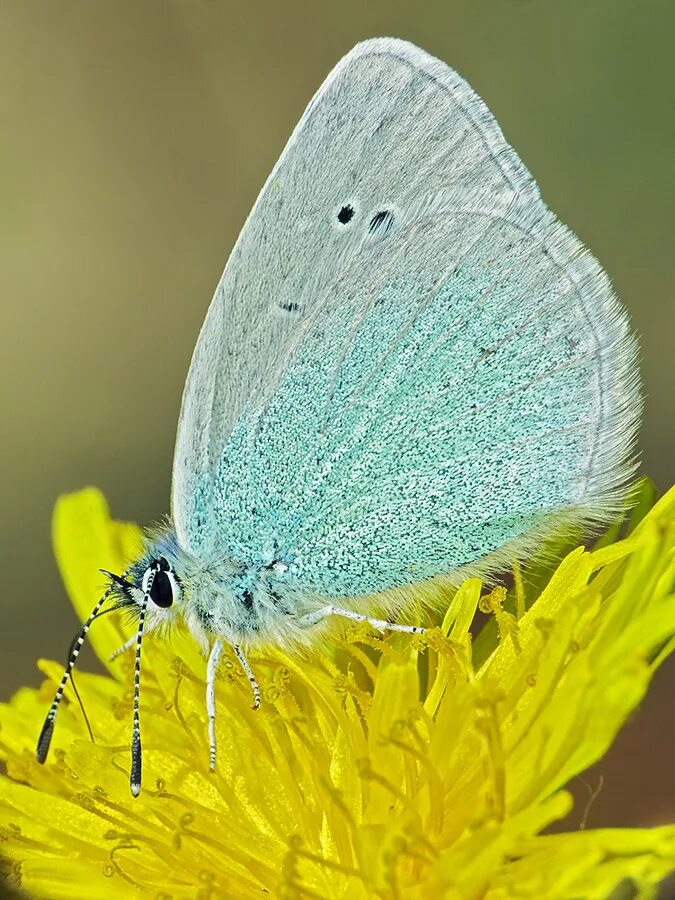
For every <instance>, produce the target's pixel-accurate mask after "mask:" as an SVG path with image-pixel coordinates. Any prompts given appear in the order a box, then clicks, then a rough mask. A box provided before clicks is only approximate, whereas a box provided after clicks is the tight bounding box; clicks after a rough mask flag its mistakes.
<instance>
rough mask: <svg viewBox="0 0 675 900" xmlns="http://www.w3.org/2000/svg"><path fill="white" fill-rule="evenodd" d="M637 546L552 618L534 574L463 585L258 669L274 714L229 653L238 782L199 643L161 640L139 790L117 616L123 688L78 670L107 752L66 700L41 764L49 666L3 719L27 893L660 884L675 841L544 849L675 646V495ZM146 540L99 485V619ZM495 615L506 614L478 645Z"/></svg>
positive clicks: (64, 504) (76, 560)
mask: <svg viewBox="0 0 675 900" xmlns="http://www.w3.org/2000/svg"><path fill="white" fill-rule="evenodd" d="M633 518H636V517H635V516H634V517H633ZM615 532H616V529H615ZM615 532H613V533H612V534H611V535H609V536H608V537H606V538H605V539H604V540H603V541H601V542H600V543H599V545H598V547H597V548H596V549H595V550H594V551H593V552H586V551H584V550H583V548H581V547H579V548H577V549H575V550H573V551H572V552H570V553H568V554H567V555H566V556H565V558H564V559H563V560H562V562H561V563H560V564H559V566H558V568H557V570H556V571H555V572H554V573H553V575H552V577H550V580H549V581H548V584H547V585H546V586H545V587H543V589H541V590H539V589H537V590H538V591H539V596H538V597H537V599H536V602H532V601H533V593H534V590H535V586H536V584H537V581H538V578H539V579H540V580H541V576H537V575H536V572H535V570H533V568H532V567H530V568H528V578H527V584H525V581H524V579H523V578H522V577H521V575H520V572H519V571H518V570H516V572H515V575H516V577H515V588H514V590H513V591H512V592H510V593H509V594H508V595H507V594H506V592H505V591H504V590H503V589H500V588H496V589H494V590H492V591H491V592H486V591H484V590H483V588H482V586H481V583H480V581H478V580H476V579H470V580H469V581H466V582H465V583H464V584H463V585H462V587H460V589H459V590H458V591H457V592H456V593H455V594H454V596H452V597H450V598H449V605H448V607H447V613H446V615H445V619H444V621H443V623H442V625H441V626H440V627H439V628H436V629H433V630H431V631H430V632H428V633H427V635H425V637H424V638H414V639H411V638H410V637H409V636H407V635H400V634H398V635H397V634H394V635H390V636H388V637H386V639H382V638H380V637H379V636H377V635H376V634H375V633H374V632H372V631H371V630H370V629H369V628H358V629H356V630H353V629H352V630H350V629H346V630H345V629H340V628H339V627H336V630H335V639H334V646H335V650H334V652H333V653H332V655H331V656H330V657H329V656H328V655H326V654H325V653H324V654H323V655H320V654H319V653H318V652H315V653H314V654H310V653H307V654H305V655H303V656H291V655H284V654H282V653H280V652H278V651H276V650H273V649H270V650H269V651H267V652H265V653H259V654H258V656H257V657H255V656H254V657H253V659H252V663H253V665H254V667H255V670H256V673H257V675H258V677H259V680H260V683H261V687H262V691H263V704H262V706H261V708H260V710H259V711H257V712H253V711H252V710H251V709H250V694H249V691H250V689H249V685H248V682H247V680H246V678H245V677H244V676H243V674H242V673H241V672H240V669H239V667H238V665H236V664H235V662H234V661H233V660H230V661H229V664H228V663H227V662H226V663H225V664H224V665H223V666H222V667H221V675H220V677H219V679H218V683H217V693H218V725H217V727H218V745H219V756H218V767H217V772H216V773H210V772H209V754H208V741H207V729H206V722H205V718H206V716H205V708H204V693H205V663H204V660H203V658H202V657H201V654H200V652H199V650H198V649H197V647H196V645H195V644H194V643H193V642H192V640H191V639H190V638H189V637H188V636H185V635H182V636H181V635H177V636H173V637H172V638H170V639H162V638H160V637H158V636H154V635H153V636H152V638H151V639H150V640H148V641H147V643H146V645H145V649H144V672H143V682H142V693H141V699H142V727H143V739H144V788H143V792H142V793H141V796H140V797H139V798H138V799H134V798H133V797H132V796H131V795H130V793H129V783H128V771H129V756H130V753H129V740H130V728H131V700H132V692H131V688H132V677H131V669H132V660H131V659H129V658H126V657H125V656H123V657H120V658H118V659H116V660H115V661H114V662H112V663H111V662H109V661H108V659H109V656H110V653H111V652H112V651H113V650H114V649H115V648H116V647H117V646H118V645H119V644H121V643H122V642H123V640H124V638H125V637H126V634H125V633H124V630H123V624H124V623H123V622H120V621H119V620H118V619H116V617H115V615H110V616H104V617H103V618H101V619H100V620H99V621H97V622H96V623H95V624H94V626H93V628H92V630H91V633H90V634H91V640H92V643H93V644H94V646H95V649H96V651H97V653H98V654H99V656H100V658H101V660H102V661H103V663H104V664H105V665H106V666H107V668H108V674H107V675H105V676H103V675H92V674H80V675H79V676H78V687H79V691H80V694H81V695H82V699H83V702H84V704H85V707H86V709H87V712H88V715H89V718H90V720H91V723H92V727H93V730H94V735H95V743H93V744H92V743H91V742H90V740H89V738H88V735H87V731H86V728H85V726H84V723H83V719H82V715H81V712H80V710H79V707H78V706H77V704H76V703H75V702H73V695H72V693H70V692H69V693H68V694H67V698H69V699H70V702H69V703H65V704H64V707H63V709H62V710H61V712H60V714H59V718H58V721H57V726H56V730H55V735H54V742H53V748H52V752H51V756H50V758H49V760H48V761H47V764H46V765H45V766H40V765H38V764H37V763H36V761H35V741H36V738H37V735H38V733H39V731H40V726H41V724H42V721H43V718H44V715H45V713H46V710H47V708H48V706H49V703H50V701H51V698H52V696H53V693H54V690H55V687H56V684H57V682H58V679H59V678H60V675H61V665H60V664H57V663H54V662H45V661H41V662H40V663H39V665H40V668H41V670H42V671H43V672H44V674H45V676H46V681H45V682H44V684H43V685H42V687H41V689H40V690H38V691H34V690H30V689H27V688H24V689H22V690H20V691H19V692H18V693H17V694H16V696H15V697H14V698H13V700H12V702H11V703H9V704H7V705H5V706H4V707H2V709H1V710H0V723H1V730H0V754H1V756H2V758H3V759H4V760H5V761H6V768H7V777H4V778H2V780H1V781H0V829H1V830H2V833H1V835H0V837H1V839H2V843H3V850H2V852H3V853H4V856H5V859H6V867H7V869H8V871H9V875H10V880H13V881H15V882H17V883H19V884H20V885H21V886H22V887H23V888H24V890H25V891H26V892H27V893H28V894H29V896H31V897H34V898H43V897H53V898H58V900H63V898H65V897H68V898H69V900H76V898H88V900H89V898H95V900H106V898H113V897H114V898H119V897H131V898H135V897H139V898H141V897H154V898H162V900H169V898H174V900H178V898H209V897H211V898H221V897H222V898H237V900H239V898H249V897H250V898H254V897H255V898H259V897H261V896H264V895H267V896H271V897H286V898H292V897H294V898H298V900H305V898H357V900H358V898H371V897H377V898H391V900H399V898H400V900H404V898H411V900H412V898H442V897H447V898H461V900H463V898H482V900H503V898H511V897H527V898H577V900H578V898H582V897H583V898H596V897H597V898H600V897H607V896H608V895H609V894H610V892H611V891H612V890H613V888H614V887H615V886H616V885H617V884H618V883H619V882H620V881H621V880H622V879H624V878H631V879H633V880H634V882H635V883H636V885H638V887H639V889H641V890H644V891H645V892H647V891H648V889H649V888H650V886H653V885H655V884H656V883H658V881H659V880H660V879H661V878H663V877H664V876H665V875H666V874H668V873H669V872H670V871H671V870H672V869H673V868H675V826H671V827H667V826H664V827H659V828H653V829H629V830H613V829H603V830H599V831H592V830H579V831H574V832H572V833H562V834H546V833H542V832H544V831H545V829H546V828H547V826H548V825H550V824H551V823H552V822H555V821H556V820H558V819H561V818H562V817H563V816H565V815H566V813H567V812H568V811H569V810H570V806H571V800H570V796H569V794H568V793H567V792H565V790H563V788H564V785H565V784H566V783H567V782H569V781H570V779H571V778H572V777H573V776H575V775H576V774H577V773H579V772H581V771H583V770H584V769H585V768H586V767H588V766H589V765H591V764H592V763H593V762H595V761H596V760H597V759H599V758H600V757H601V756H602V755H603V753H604V752H605V751H606V750H607V748H608V747H609V745H610V744H611V743H612V740H613V739H614V736H615V734H616V732H617V730H618V729H619V728H620V726H621V725H622V723H623V722H624V721H625V719H626V718H627V716H628V715H629V714H630V712H631V710H633V709H634V708H635V706H636V705H637V704H638V703H639V702H640V700H641V698H642V696H643V695H644V693H645V690H646V689H647V686H648V683H649V680H650V678H651V676H652V674H653V672H654V670H655V668H656V666H657V665H658V664H659V663H660V662H661V661H662V660H663V659H664V658H665V656H666V655H667V654H668V652H670V651H671V650H672V649H674V647H675V640H674V638H673V635H674V634H675V603H674V602H673V596H672V590H673V581H674V580H675V554H674V552H673V551H674V549H675V490H673V491H671V492H670V493H669V494H668V495H667V496H665V497H664V498H662V499H661V501H660V502H659V503H657V505H656V506H655V507H654V508H653V509H652V510H651V511H650V512H649V513H648V514H647V515H646V516H645V517H644V519H643V520H642V521H641V523H640V524H639V525H638V526H637V527H636V528H635V529H634V530H633V531H632V532H631V533H630V535H629V536H628V537H627V538H624V539H621V540H616V537H617V535H616V533H615ZM138 539H139V532H138V530H137V529H136V528H135V526H131V525H123V524H120V523H117V522H113V521H110V520H109V518H108V512H107V508H106V505H105V501H104V500H103V498H102V497H101V495H100V494H99V493H98V492H96V491H94V490H86V491H82V492H81V493H79V494H75V495H73V496H68V497H65V498H63V499H62V500H61V501H60V502H59V504H58V506H57V510H56V514H55V544H56V553H57V557H58V559H59V563H60V565H61V568H62V571H63V576H64V579H65V583H66V586H67V588H68V591H69V593H70V595H71V597H72V598H73V602H74V604H75V607H76V609H77V611H78V613H79V614H80V615H81V616H84V615H85V614H86V613H87V612H88V611H89V609H90V608H91V607H92V605H93V603H94V601H95V600H96V599H97V596H98V595H99V593H100V590H101V583H100V579H97V577H96V575H95V573H96V572H97V571H98V568H99V567H105V568H109V569H111V570H112V571H121V570H123V569H124V565H125V562H126V561H127V560H128V558H129V557H131V556H133V555H134V553H135V552H136V549H137V544H138ZM528 584H529V587H528ZM479 606H480V608H481V609H482V610H483V611H484V612H489V613H490V615H491V620H490V621H489V622H488V624H487V625H486V626H485V627H484V628H483V630H482V631H481V633H480V635H479V636H478V637H477V638H476V640H475V641H473V645H472V638H471V634H470V632H469V628H470V626H471V623H472V620H473V619H474V613H475V612H476V609H477V608H478V607H479ZM131 656H133V652H132V654H131ZM645 895H646V894H645Z"/></svg>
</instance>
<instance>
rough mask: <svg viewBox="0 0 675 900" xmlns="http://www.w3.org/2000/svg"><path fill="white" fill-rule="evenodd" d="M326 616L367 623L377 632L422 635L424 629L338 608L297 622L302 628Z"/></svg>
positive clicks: (304, 617)
mask: <svg viewBox="0 0 675 900" xmlns="http://www.w3.org/2000/svg"><path fill="white" fill-rule="evenodd" d="M328 616H343V617H344V618H345V619H351V620H352V621H353V622H368V624H369V625H372V626H373V628H377V629H378V631H382V632H384V631H404V632H405V633H406V634H423V633H424V632H425V630H426V629H425V628H422V627H421V626H420V625H400V624H399V623H398V622H390V621H388V620H387V619H374V618H372V617H371V616H365V615H363V614H362V613H357V612H353V611H352V610H351V609H341V608H340V607H338V606H324V607H323V609H318V610H317V611H316V612H313V613H309V614H308V615H306V616H303V617H302V618H301V619H300V620H299V624H300V625H303V626H304V627H309V626H311V625H316V623H317V622H320V621H321V620H322V619H325V618H327V617H328Z"/></svg>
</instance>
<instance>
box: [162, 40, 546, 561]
mask: <svg viewBox="0 0 675 900" xmlns="http://www.w3.org/2000/svg"><path fill="white" fill-rule="evenodd" d="M448 188H451V189H454V191H455V192H456V194H457V195H458V196H462V198H463V202H464V203H465V204H471V203H473V204H478V205H480V203H481V202H482V198H483V197H490V199H491V203H492V204H493V205H494V203H495V202H498V203H501V204H502V205H504V206H507V205H508V203H509V202H510V201H511V200H512V199H513V198H514V197H516V196H517V197H519V198H521V199H525V198H533V199H536V197H537V196H538V195H537V190H536V186H535V185H534V183H533V181H532V179H531V178H530V176H529V175H528V173H527V171H526V170H525V168H524V167H523V166H522V164H521V163H520V161H519V160H518V158H517V157H516V155H515V154H514V153H513V151H512V150H511V149H510V148H509V147H508V145H507V144H506V143H505V141H504V140H503V137H502V135H501V132H500V131H499V128H498V126H497V125H496V123H495V122H494V120H493V119H492V117H491V115H490V114H489V112H488V111H487V109H486V107H485V106H484V105H483V104H482V102H481V101H480V100H479V99H478V98H477V97H476V95H475V94H474V93H473V91H471V89H470V88H469V87H468V85H466V83H465V82H464V81H462V79H461V78H459V76H457V75H456V74H455V73H454V72H452V71H451V70H450V69H449V68H448V67H447V66H445V65H444V64H443V63H440V62H439V61H438V60H435V59H433V58H432V57H430V56H428V55H427V54H425V53H424V52H423V51H421V50H419V49H417V48H416V47H413V46H412V45H410V44H407V43H405V42H403V41H395V40H390V39H379V40H373V41H366V42H365V43H363V44H360V45H358V46H357V47H356V48H354V50H353V51H352V52H351V53H350V54H348V55H347V56H346V57H345V58H344V59H343V60H342V61H341V62H340V63H339V64H338V66H336V68H335V69H334V70H333V72H332V73H331V75H330V76H329V77H328V79H327V80H326V82H325V83H324V85H323V86H322V87H321V88H320V90H319V91H318V93H317V94H316V96H315V97H314V99H313V100H312V102H311V103H310V105H309V107H308V109H307V110H306V112H305V114H304V115H303V117H302V119H301V121H300V123H299V124H298V126H297V128H296V130H295V131H294V133H293V135H292V137H291V139H290V141H289V143H288V145H287V147H286V149H285V150H284V153H283V154H282V156H281V158H280V160H279V162H278V163H277V165H276V167H275V169H274V170H273V172H272V174H271V175H270V178H269V179H268V181H267V183H266V185H265V187H264V188H263V190H262V192H261V194H260V196H259V198H258V200H257V202H256V204H255V206H254V208H253V211H252V212H251V215H250V217H249V219H248V221H247V223H246V225H245V227H244V229H243V230H242V233H241V235H240V237H239V240H238V242H237V245H236V247H235V249H234V250H233V253H232V256H231V258H230V260H229V261H228V264H227V266H226V269H225V272H224V273H223V277H222V279H221V281H220V283H219V285H218V288H217V290H216V293H215V296H214V299H213V301H212V304H211V307H210V309H209V312H208V315H207V318H206V321H205V323H204V326H203V328H202V332H201V334H200V337H199V341H198V343H197V347H196V349H195V353H194V356H193V360H192V364H191V367H190V372H189V375H188V379H187V383H186V387H185V393H184V396H183V404H182V409H181V416H180V421H179V426H178V434H177V439H176V450H175V457H174V468H173V486H172V513H173V517H174V521H175V525H176V531H177V536H178V539H179V542H180V544H181V545H182V546H183V547H184V548H185V549H188V550H192V551H194V552H199V551H203V550H205V549H207V548H209V547H212V546H214V545H215V544H216V543H217V542H218V540H219V536H218V529H217V528H216V526H215V522H214V510H216V509H217V507H218V506H219V504H221V503H222V502H223V497H222V496H221V494H219V493H218V489H217V487H216V484H215V482H214V477H215V471H216V468H217V466H218V465H219V463H220V460H221V457H222V454H223V452H224V449H225V447H226V444H227V442H228V440H229V439H230V437H231V433H232V429H233V427H234V425H235V423H236V421H237V417H238V416H239V414H240V412H241V411H242V409H243V406H244V404H245V403H246V402H247V401H250V400H251V398H252V397H254V396H256V395H257V394H258V393H259V392H260V391H263V390H264V389H267V390H269V387H270V384H271V385H272V387H273V384H274V381H275V379H276V378H277V377H278V373H279V372H280V371H281V369H282V362H283V358H284V357H285V356H286V355H287V354H288V351H289V345H292V344H293V342H294V341H295V340H296V339H297V333H298V331H301V330H302V329H303V328H304V327H306V322H307V319H308V317H310V316H311V314H312V312H313V311H315V310H316V309H317V308H320V307H321V305H322V303H323V302H325V299H326V294H327V292H329V291H330V289H331V285H332V284H333V283H334V282H335V281H336V280H337V279H339V278H340V277H343V278H348V277H349V271H350V266H351V265H352V264H353V261H354V259H355V258H358V257H359V255H360V254H361V252H362V249H363V245H364V244H365V249H366V251H367V250H368V249H369V246H370V245H372V244H373V243H377V241H378V239H379V238H378V235H377V230H375V232H374V233H372V234H371V232H370V229H369V228H368V225H369V223H370V221H371V220H372V219H373V218H374V217H375V216H376V215H377V213H378V212H381V211H383V210H393V212H394V216H395V221H394V229H397V228H398V227H399V225H400V224H401V222H400V219H401V217H404V218H405V217H407V218H410V216H411V212H412V210H413V209H414V208H415V207H417V206H419V205H421V204H424V203H425V202H428V200H429V198H432V197H434V196H436V195H438V194H439V193H441V192H442V191H443V190H447V189H448ZM346 204H351V205H353V208H354V212H355V214H354V219H353V222H351V223H350V225H349V227H347V228H343V227H340V226H339V224H338V223H337V222H336V214H337V212H338V211H339V210H340V208H341V207H342V206H344V205H346ZM381 234H382V229H381V230H380V235H381ZM368 278H369V282H368V283H366V284H361V285H360V289H361V290H362V291H366V292H371V293H372V292H374V291H375V289H376V284H377V271H371V272H369V273H368ZM354 286H356V284H355V285H354ZM358 301H359V302H361V301H362V298H361V297H359V298H358Z"/></svg>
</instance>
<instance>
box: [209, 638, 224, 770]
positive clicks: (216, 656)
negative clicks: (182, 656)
mask: <svg viewBox="0 0 675 900" xmlns="http://www.w3.org/2000/svg"><path fill="white" fill-rule="evenodd" d="M222 652H223V645H222V644H221V642H220V641H218V640H215V641H214V642H213V646H212V647H211V652H210V653H209V661H208V663H207V665H206V712H207V713H208V716H209V769H210V770H211V771H212V772H215V770H216V672H217V671H218V663H219V662H220V654H221V653H222Z"/></svg>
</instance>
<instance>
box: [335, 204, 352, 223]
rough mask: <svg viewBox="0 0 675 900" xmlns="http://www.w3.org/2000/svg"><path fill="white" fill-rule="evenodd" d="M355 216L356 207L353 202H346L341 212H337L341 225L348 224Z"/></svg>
mask: <svg viewBox="0 0 675 900" xmlns="http://www.w3.org/2000/svg"><path fill="white" fill-rule="evenodd" d="M353 218H354V207H353V206H352V205H351V203H345V205H344V206H343V207H342V209H341V210H340V212H339V213H338V214H337V220H338V222H339V223H340V225H346V224H347V223H348V222H351V220H352V219H353Z"/></svg>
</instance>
